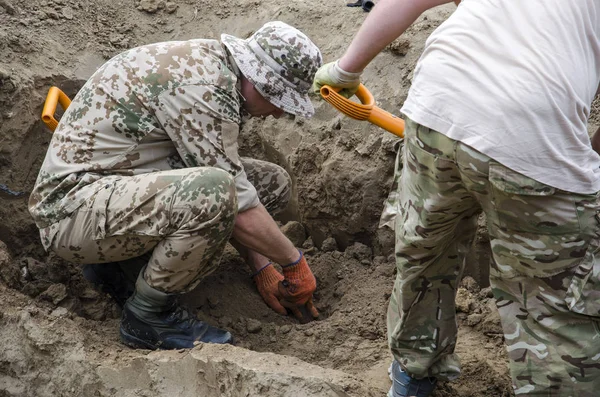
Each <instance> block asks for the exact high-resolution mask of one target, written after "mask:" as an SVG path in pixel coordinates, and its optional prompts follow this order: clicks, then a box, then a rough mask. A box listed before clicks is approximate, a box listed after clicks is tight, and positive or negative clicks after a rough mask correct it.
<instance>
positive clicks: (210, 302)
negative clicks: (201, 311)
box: [206, 296, 221, 309]
mask: <svg viewBox="0 0 600 397" xmlns="http://www.w3.org/2000/svg"><path fill="white" fill-rule="evenodd" d="M206 301H207V302H208V306H209V307H210V308H211V309H214V308H216V307H217V306H219V303H221V302H220V301H219V299H218V298H215V297H214V296H209V297H208V298H207V299H206Z"/></svg>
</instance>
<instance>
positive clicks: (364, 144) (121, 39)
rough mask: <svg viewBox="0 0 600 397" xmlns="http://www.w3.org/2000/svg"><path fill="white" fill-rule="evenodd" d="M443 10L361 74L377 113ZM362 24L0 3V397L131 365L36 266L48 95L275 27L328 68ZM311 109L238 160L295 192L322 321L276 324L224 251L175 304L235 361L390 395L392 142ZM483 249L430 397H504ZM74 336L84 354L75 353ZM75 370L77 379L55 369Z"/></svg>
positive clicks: (56, 270)
mask: <svg viewBox="0 0 600 397" xmlns="http://www.w3.org/2000/svg"><path fill="white" fill-rule="evenodd" d="M452 10H453V6H450V5H449V6H443V7H439V8H437V9H434V10H431V11H429V12H427V13H426V14H425V15H424V16H422V17H421V18H419V20H418V21H417V22H416V23H415V24H414V25H413V26H412V27H411V28H410V29H409V31H408V32H407V33H406V34H405V35H404V36H403V37H402V38H401V39H399V40H397V41H396V42H395V43H394V44H393V45H392V46H391V47H390V48H388V49H387V50H386V51H384V52H383V53H382V54H381V55H380V56H379V57H378V58H377V59H376V60H375V61H374V62H373V64H372V65H371V66H370V68H369V69H368V70H367V71H366V73H365V76H364V83H365V85H367V87H369V89H370V90H371V92H372V93H373V94H374V95H375V97H376V98H377V100H378V105H379V106H380V107H382V108H384V109H387V110H389V111H391V112H395V113H397V112H398V109H399V108H400V106H401V105H402V102H403V100H404V99H405V97H406V94H407V90H408V87H409V85H410V80H411V76H412V70H413V68H414V65H415V63H416V61H417V59H418V56H419V54H420V52H421V50H422V47H423V44H424V41H425V38H426V37H427V36H428V34H429V33H431V31H432V30H433V29H434V28H435V27H436V26H438V25H439V24H440V23H441V22H442V21H443V20H444V19H445V18H447V16H448V15H449V14H450V13H451V12H452ZM364 17H365V13H363V12H362V11H361V10H360V9H357V8H347V7H345V2H344V1H336V2H324V3H322V2H321V3H317V2H289V1H284V0H271V1H263V0H241V1H232V0H222V1H218V2H206V1H200V0H197V1H195V0H174V1H169V2H164V1H157V0H141V1H139V0H125V1H123V0H121V1H118V0H98V1H94V2H92V1H84V0H71V1H68V2H67V1H65V0H28V1H26V2H25V1H18V0H0V53H1V54H2V57H1V59H0V241H3V242H4V243H3V244H0V329H1V330H2V331H0V335H2V337H1V338H0V396H5V395H6V396H31V395H115V394H111V392H110V390H109V391H106V390H105V389H103V388H101V387H100V386H94V385H96V383H94V382H95V381H90V380H87V381H86V376H85V374H86V373H88V372H86V371H87V368H88V367H87V366H86V365H89V370H90V371H92V367H98V366H100V367H101V366H102V365H111V363H114V362H115V361H117V360H119V357H124V356H128V355H131V354H132V353H131V351H130V350H129V349H127V348H125V347H124V346H121V345H120V344H119V342H118V333H117V328H118V318H119V310H118V308H117V307H116V306H115V305H114V304H113V303H112V302H111V301H110V299H109V298H108V297H107V296H105V295H103V294H101V293H99V292H97V291H95V290H94V289H92V288H91V287H90V285H88V284H87V283H86V282H85V280H83V279H82V277H81V274H80V269H79V268H78V267H76V266H73V265H71V264H68V263H65V262H64V261H62V260H60V259H59V258H56V257H55V256H53V255H49V254H47V253H45V252H44V251H43V249H42V247H41V245H40V243H39V241H38V234H37V229H36V228H35V225H34V224H33V222H32V221H31V219H30V217H29V214H28V212H27V207H26V197H27V195H28V193H29V191H30V189H31V187H32V185H33V183H34V181H35V178H36V176H37V173H38V170H39V167H40V165H41V161H42V160H43V156H44V154H45V151H46V148H47V145H48V142H49V140H50V137H51V134H50V132H49V131H48V130H47V129H46V128H45V127H44V125H43V124H42V122H41V121H39V115H40V112H41V106H42V103H43V100H44V98H45V94H46V92H47V90H48V88H49V87H50V86H52V85H56V86H59V87H60V88H61V89H63V90H64V91H65V92H66V93H67V94H68V95H71V96H72V95H74V94H75V93H76V92H77V90H78V88H79V87H81V85H82V84H83V82H84V81H85V80H86V79H87V78H88V77H89V76H90V75H91V73H93V71H94V70H95V68H96V67H98V66H99V65H100V64H102V62H104V61H105V60H106V59H108V58H109V57H111V56H113V55H115V54H117V53H119V52H120V51H122V50H124V49H126V48H130V47H133V46H136V45H141V44H145V43H151V42H157V41H166V40H183V39H188V38H194V37H204V38H216V37H218V35H219V34H220V33H221V32H227V33H231V34H235V35H238V36H241V37H246V36H248V35H249V34H251V33H252V32H253V31H254V30H255V29H256V28H258V27H259V26H260V25H262V24H263V23H264V22H266V21H269V20H276V19H278V20H283V21H285V22H288V23H290V24H292V25H294V26H296V27H298V28H299V29H301V30H303V31H305V32H306V33H307V34H308V35H309V36H310V37H311V38H312V39H313V40H314V41H315V42H316V44H317V45H319V46H320V48H321V49H322V52H323V55H324V57H325V59H326V60H332V59H334V58H335V57H337V56H339V55H341V53H342V51H343V49H344V48H345V46H346V45H347V44H348V42H349V40H350V38H351V36H352V34H353V32H355V31H356V29H357V28H358V26H359V25H360V23H361V22H362V20H363V19H364ZM316 107H317V114H316V116H315V117H314V118H313V119H311V120H301V119H291V118H283V119H280V120H266V121H263V120H252V121H250V122H249V123H248V124H247V125H245V127H244V129H243V131H242V134H241V139H242V142H241V148H242V151H243V154H246V155H252V156H256V157H259V158H263V159H267V160H270V161H273V162H276V163H278V164H280V165H282V166H284V167H285V168H286V169H287V170H288V171H289V172H290V174H291V175H292V176H293V178H294V182H295V185H294V199H293V201H292V203H291V205H290V207H289V208H288V210H287V211H286V212H285V213H284V214H283V215H282V216H281V217H280V221H281V224H282V227H283V229H284V230H285V231H286V233H288V234H289V236H290V237H291V238H292V239H293V241H294V242H295V243H296V244H297V245H298V246H301V247H303V248H304V249H305V251H306V253H307V257H308V259H309V263H310V264H311V266H312V267H313V270H314V272H315V274H316V276H317V279H318V285H319V288H318V291H317V293H316V302H317V306H318V307H319V309H320V310H321V313H322V318H321V319H320V320H319V321H316V322H313V323H310V324H298V323H297V322H296V321H294V320H292V319H290V318H287V317H280V316H278V315H276V314H275V313H273V312H271V311H270V310H269V309H268V308H267V307H266V306H265V305H264V304H263V303H262V301H261V300H260V297H259V295H258V293H257V292H256V291H255V289H254V287H253V285H252V282H251V279H250V278H249V271H248V270H247V268H246V266H245V265H244V263H243V262H242V260H241V259H240V258H239V257H238V256H236V255H235V254H234V252H233V250H228V251H227V252H226V254H225V256H224V259H223V261H222V266H221V267H220V269H219V270H218V271H217V272H215V273H214V274H213V275H211V276H210V277H208V278H207V279H206V280H204V281H203V283H202V284H201V285H200V286H199V287H198V288H197V289H196V290H195V291H194V292H192V293H190V294H189V295H187V296H186V297H185V301H186V302H187V303H188V304H189V305H190V306H191V307H193V308H194V309H195V310H196V311H197V314H198V316H199V317H200V318H202V319H205V320H207V321H209V322H211V323H213V324H215V325H219V326H221V327H223V328H226V329H229V330H231V331H232V332H233V333H234V335H235V336H236V338H237V345H238V346H239V347H241V348H244V349H249V350H252V351H256V352H273V353H277V354H280V355H287V356H292V357H296V358H298V359H300V360H303V361H305V362H307V363H310V364H314V365H317V366H319V367H321V368H324V369H327V370H339V371H342V372H344V373H346V374H349V375H352V376H354V377H355V378H356V379H358V380H359V381H361V382H363V384H365V385H367V387H368V388H370V389H371V390H372V391H373V392H374V393H375V394H374V395H381V396H383V395H384V393H385V390H386V389H387V388H388V387H389V380H388V378H387V367H388V365H389V362H390V355H389V352H388V351H387V347H386V335H385V311H386V307H387V301H388V299H389V294H390V292H391V288H392V282H393V278H394V265H393V256H390V255H391V254H392V252H393V234H392V232H391V231H389V230H387V229H377V225H378V218H379V214H380V212H381V209H382V203H383V200H384V199H385V197H386V195H387V193H388V191H389V188H390V183H391V177H392V173H393V164H394V157H395V153H396V150H397V145H396V143H397V140H396V139H395V137H393V136H392V135H391V134H387V133H386V132H384V131H383V130H380V129H378V128H376V127H374V126H371V125H367V124H365V123H361V122H357V121H353V120H350V119H348V118H344V117H343V116H341V115H339V114H338V113H337V112H336V111H335V110H334V109H332V108H331V107H330V106H329V105H328V104H326V103H324V102H318V103H316ZM595 109H596V108H595ZM595 114H596V112H595ZM594 117H596V116H594ZM485 243H486V238H485V236H484V235H480V236H479V239H478V241H477V243H476V246H475V250H474V252H473V255H472V256H471V263H470V274H471V275H472V276H473V277H467V278H466V279H465V280H464V281H463V287H462V288H461V289H460V291H459V296H458V298H457V310H458V319H459V323H460V334H459V345H458V348H457V349H458V352H459V354H460V356H461V359H462V362H463V373H464V376H463V377H462V378H460V379H459V380H458V381H456V382H453V383H446V384H442V385H441V386H440V388H439V390H438V391H437V392H436V394H435V395H436V396H437V397H441V396H474V397H475V396H478V397H479V396H481V397H483V396H494V397H495V396H510V395H511V387H510V378H509V375H508V369H507V361H506V356H505V352H504V348H503V340H502V333H501V328H500V325H499V318H498V314H497V312H496V310H495V308H494V306H493V305H494V302H493V299H492V298H491V293H490V290H489V288H485V286H486V281H485V278H486V277H485V275H486V274H487V271H486V267H487V256H486V255H487V253H486V250H485V248H484V246H485ZM480 285H481V286H482V287H483V288H482V287H480ZM63 318H64V319H66V320H65V321H64V322H63V321H62V320H61V321H57V320H56V319H63ZM34 324H37V325H36V326H35V327H34ZM39 324H46V325H48V324H52V327H53V328H52V330H53V331H52V335H53V336H52V337H51V338H49V339H47V338H46V337H44V342H43V343H41V342H40V341H39V340H38V339H36V338H35V337H34V336H35V332H34V331H32V330H37V329H38V328H37V327H40V325H39ZM74 333H76V334H77V335H78V336H77V340H78V341H80V342H78V343H74V342H72V340H71V339H70V338H71V337H72V335H74ZM32 334H33V335H34V336H32ZM32 341H34V342H35V343H33V342H32ZM236 351H237V350H236ZM239 351H242V352H244V351H246V350H239ZM148 353H149V352H143V351H142V352H136V354H142V355H146V354H148ZM228 354H238V353H235V352H234V353H231V352H229V353H228ZM239 354H242V353H239ZM244 354H245V353H244ZM74 355H80V356H81V357H86V360H88V361H86V360H84V362H87V363H88V364H86V365H83V366H82V365H79V367H77V368H74V367H69V366H65V365H64V363H65V362H68V360H67V359H66V357H72V356H74ZM90 357H93V361H89V360H91V358H90ZM91 362H93V364H89V363H91ZM49 368H61V370H60V371H59V370H55V371H48V369H49ZM82 368H83V369H82ZM75 374H76V375H75ZM44 382H45V383H44ZM48 382H50V383H48ZM131 382H132V383H133V382H135V379H132V380H131ZM44 384H52V385H54V386H53V387H54V388H53V389H52V388H48V387H49V386H43V385H44ZM81 384H85V385H86V386H85V392H80V391H81V390H82V389H81ZM274 384H275V383H274ZM59 385H60V386H59ZM76 390H77V392H76ZM42 391H44V392H43V393H42ZM52 391H54V392H52ZM228 393H229V392H228ZM117 395H118V393H117ZM131 395H159V394H131ZM181 395H184V394H181ZM224 395H225V394H224ZM227 395H253V394H235V393H233V392H231V393H229V394H227ZM273 395H277V393H275V394H273ZM314 395H320V394H318V393H315V394H314ZM323 395H325V394H323Z"/></svg>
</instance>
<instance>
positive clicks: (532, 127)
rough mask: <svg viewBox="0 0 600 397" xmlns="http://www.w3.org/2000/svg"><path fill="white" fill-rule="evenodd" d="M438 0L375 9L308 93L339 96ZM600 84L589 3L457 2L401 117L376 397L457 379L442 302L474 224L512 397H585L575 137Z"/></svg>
mask: <svg viewBox="0 0 600 397" xmlns="http://www.w3.org/2000/svg"><path fill="white" fill-rule="evenodd" d="M447 2H448V1H444V0H414V1H408V0H382V1H381V2H379V3H377V6H376V7H374V9H373V11H372V12H371V13H370V15H369V16H368V17H367V18H366V20H365V22H364V23H363V25H362V27H361V28H360V30H359V31H358V33H357V35H356V37H355V38H354V39H353V41H352V43H351V44H350V46H349V47H348V49H347V50H346V52H345V53H344V55H343V56H342V57H341V58H340V59H339V60H337V61H336V62H333V63H330V64H326V65H324V66H323V67H321V68H320V69H319V71H318V72H317V73H316V76H315V81H314V85H313V87H314V88H315V89H316V90H318V89H319V88H320V87H321V86H322V85H324V84H328V85H331V86H335V87H340V88H344V90H343V91H342V92H343V93H345V94H346V95H351V94H352V93H353V92H355V90H356V88H357V85H358V84H359V78H360V74H361V72H362V71H363V69H364V68H365V67H366V66H367V65H368V64H369V62H371V60H372V59H373V58H374V57H375V56H376V55H377V54H378V53H379V52H380V51H381V50H382V49H383V48H384V47H385V46H386V45H388V44H389V43H390V42H391V41H392V40H393V39H395V38H396V37H398V36H399V35H400V34H402V33H403V32H404V31H405V30H406V29H407V28H408V27H409V26H410V25H411V24H412V23H413V22H414V21H415V20H416V18H417V17H418V16H419V15H420V14H421V13H422V12H423V11H425V10H427V9H429V8H431V7H434V6H437V5H440V4H443V3H447ZM599 81H600V4H599V3H598V1H596V0H578V1H563V0H528V1H522V0H493V1H492V0H478V1H476V0H465V1H463V2H462V3H460V5H459V6H458V8H457V10H456V11H455V12H454V13H453V14H452V15H451V16H450V17H449V18H448V20H447V21H445V22H444V23H442V24H441V26H440V27H439V28H437V29H436V30H435V31H434V32H433V33H432V34H431V36H430V37H429V38H428V40H427V42H426V44H425V49H424V51H423V54H422V56H421V58H420V59H419V62H418V64H417V66H416V68H415V72H414V79H413V82H412V86H411V89H410V91H409V95H408V98H407V99H406V102H405V103H404V105H403V107H402V110H401V111H402V113H403V114H404V115H405V116H406V131H405V145H404V149H403V150H404V152H403V153H402V157H403V167H402V169H403V171H402V173H401V175H397V177H398V178H399V191H398V201H399V202H398V207H397V208H398V214H397V217H396V265H397V268H398V274H397V277H396V281H395V284H394V289H393V294H392V297H391V300H390V304H389V308H388V336H389V345H390V348H391V351H392V353H393V356H394V358H395V360H394V362H393V365H392V377H393V380H394V382H393V385H392V388H391V389H390V392H389V394H388V395H389V396H393V397H398V396H417V397H424V396H429V395H431V393H432V391H433V389H434V387H435V384H436V380H437V379H445V380H451V379H454V378H456V377H457V376H458V375H459V374H460V366H459V362H458V359H457V357H456V355H455V353H454V348H455V343H456V319H455V306H454V299H455V295H456V290H457V287H458V283H459V281H460V278H461V275H462V272H463V267H464V264H463V260H464V256H465V253H466V252H467V250H468V246H469V243H470V241H472V239H473V237H474V235H475V231H476V219H477V216H478V214H479V213H480V212H481V211H483V212H484V213H485V214H486V216H487V230H488V232H489V236H490V242H491V248H492V252H493V255H492V256H493V257H492V264H491V276H490V281H491V284H492V288H493V292H494V296H495V299H496V303H497V307H498V309H499V312H500V317H501V319H502V326H503V330H504V336H505V341H506V345H507V349H508V354H509V360H510V372H511V376H512V380H513V386H514V391H515V394H516V395H528V396H557V397H563V396H564V397H566V396H578V397H584V396H597V395H598V393H599V391H598V390H600V262H598V261H596V259H597V258H598V257H599V255H600V249H599V236H600V233H599V232H600V227H599V213H600V212H599V211H600V205H599V199H598V197H599V191H600V156H599V155H598V153H597V152H596V151H594V150H593V149H592V147H593V148H595V149H596V150H598V149H599V148H600V134H599V133H598V132H597V133H596V134H595V135H594V137H593V138H592V145H590V138H589V136H588V132H587V127H586V125H587V121H588V116H589V114H590V105H591V102H592V100H593V99H594V96H595V94H596V91H597V88H598V83H599ZM397 172H398V170H397Z"/></svg>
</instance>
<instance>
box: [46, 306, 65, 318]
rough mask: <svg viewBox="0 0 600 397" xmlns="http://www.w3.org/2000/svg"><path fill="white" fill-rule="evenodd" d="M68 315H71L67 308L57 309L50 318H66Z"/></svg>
mask: <svg viewBox="0 0 600 397" xmlns="http://www.w3.org/2000/svg"><path fill="white" fill-rule="evenodd" d="M68 314H69V311H68V310H67V309H66V308H64V307H57V308H56V309H54V310H53V311H52V313H50V317H56V318H60V317H66V316H67V315H68Z"/></svg>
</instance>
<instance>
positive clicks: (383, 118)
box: [321, 84, 404, 138]
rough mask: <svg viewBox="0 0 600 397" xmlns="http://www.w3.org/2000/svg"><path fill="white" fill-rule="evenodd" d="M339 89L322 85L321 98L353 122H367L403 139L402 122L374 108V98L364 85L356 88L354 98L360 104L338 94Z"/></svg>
mask: <svg viewBox="0 0 600 397" xmlns="http://www.w3.org/2000/svg"><path fill="white" fill-rule="evenodd" d="M337 91H339V89H337V88H334V87H331V86H328V85H324V86H323V87H321V96H322V97H323V99H324V100H326V101H327V102H329V103H330V104H331V105H332V106H333V107H334V108H336V109H337V110H339V111H340V112H342V113H344V114H345V115H346V116H348V117H351V118H353V119H355V120H367V121H368V122H370V123H372V124H375V125H376V126H378V127H381V128H383V129H384V130H386V131H388V132H391V133H392V134H394V135H397V136H399V137H400V138H403V137H404V120H402V119H401V118H399V117H396V116H394V115H393V114H391V113H388V112H386V111H385V110H383V109H381V108H379V107H377V106H375V98H373V95H372V94H371V93H370V92H369V90H368V89H367V87H365V86H364V85H362V84H361V85H359V86H358V91H356V94H355V95H356V97H357V98H358V99H359V100H360V103H357V102H353V101H351V100H349V99H347V98H345V97H343V96H342V95H340V94H338V93H337Z"/></svg>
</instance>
